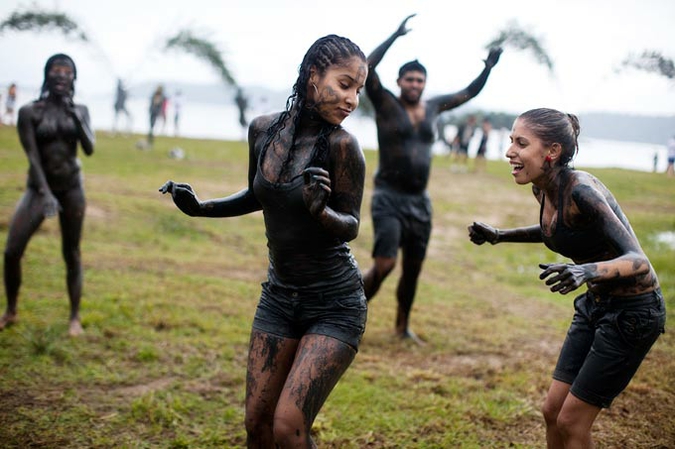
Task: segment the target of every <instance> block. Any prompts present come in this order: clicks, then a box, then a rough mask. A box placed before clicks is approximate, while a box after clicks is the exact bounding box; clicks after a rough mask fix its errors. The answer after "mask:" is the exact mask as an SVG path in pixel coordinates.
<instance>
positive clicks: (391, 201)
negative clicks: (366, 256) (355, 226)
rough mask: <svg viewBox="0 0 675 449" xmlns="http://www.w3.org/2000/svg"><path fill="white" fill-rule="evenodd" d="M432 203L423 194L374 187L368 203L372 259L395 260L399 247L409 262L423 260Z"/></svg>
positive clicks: (429, 233) (429, 231)
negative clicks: (369, 205)
mask: <svg viewBox="0 0 675 449" xmlns="http://www.w3.org/2000/svg"><path fill="white" fill-rule="evenodd" d="M431 214H432V209H431V200H430V199H429V195H428V194H427V193H426V192H424V193H419V194H409V193H401V192H397V191H395V190H392V189H388V188H381V187H377V188H375V192H374V193H373V199H372V202H371V215H372V218H373V229H374V230H375V244H374V246H373V254H372V256H373V257H396V255H397V253H398V249H399V248H401V249H402V250H403V252H404V253H405V254H406V256H407V257H409V258H411V259H418V260H422V259H424V256H425V255H426V252H427V245H428V244H429V237H430V236H431Z"/></svg>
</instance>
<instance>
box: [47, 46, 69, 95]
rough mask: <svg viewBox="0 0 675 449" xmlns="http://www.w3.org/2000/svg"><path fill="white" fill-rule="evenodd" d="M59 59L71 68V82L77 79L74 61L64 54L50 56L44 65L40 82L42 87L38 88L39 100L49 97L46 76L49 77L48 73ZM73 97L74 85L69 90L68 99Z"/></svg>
mask: <svg viewBox="0 0 675 449" xmlns="http://www.w3.org/2000/svg"><path fill="white" fill-rule="evenodd" d="M59 59H65V60H66V61H68V62H69V63H70V64H71V65H72V66H73V81H74V80H76V79H77V67H75V61H73V58H71V57H70V56H68V55H66V54H64V53H57V54H55V55H52V56H50V57H49V59H47V62H46V63H45V71H44V80H43V81H42V87H41V88H40V98H47V96H49V88H48V86H47V76H49V71H50V70H51V69H52V66H53V65H54V63H55V62H56V61H57V60H59ZM73 95H75V83H73V85H72V89H71V90H70V97H71V98H72V97H73Z"/></svg>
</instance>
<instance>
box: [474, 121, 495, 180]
mask: <svg viewBox="0 0 675 449" xmlns="http://www.w3.org/2000/svg"><path fill="white" fill-rule="evenodd" d="M481 131H482V134H481V137H480V143H479V144H478V150H476V159H475V160H474V171H475V172H477V173H483V172H484V171H485V166H486V164H487V159H486V154H487V144H488V140H489V139H490V131H492V123H491V122H490V119H489V118H487V117H485V118H483V121H482V122H481Z"/></svg>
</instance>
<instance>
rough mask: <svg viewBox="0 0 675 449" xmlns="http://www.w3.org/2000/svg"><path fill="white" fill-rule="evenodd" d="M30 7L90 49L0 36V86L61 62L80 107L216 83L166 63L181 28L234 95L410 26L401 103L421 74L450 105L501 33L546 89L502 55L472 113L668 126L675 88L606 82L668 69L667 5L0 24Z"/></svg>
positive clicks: (139, 13) (269, 0)
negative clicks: (221, 69) (413, 71)
mask: <svg viewBox="0 0 675 449" xmlns="http://www.w3.org/2000/svg"><path fill="white" fill-rule="evenodd" d="M31 5H37V6H39V7H41V8H43V9H48V10H54V9H58V10H59V11H61V12H63V13H66V14H67V15H69V16H70V17H71V18H73V19H74V20H75V21H76V22H77V23H78V24H79V25H80V26H81V27H82V28H83V29H84V30H85V31H86V32H87V34H88V35H89V36H90V38H91V39H92V40H93V41H94V43H95V45H88V44H83V43H79V42H77V41H74V40H72V39H71V40H68V39H66V38H64V37H62V35H61V34H60V33H59V32H56V31H54V32H49V33H42V34H35V33H30V32H14V31H6V32H5V33H4V34H3V35H1V36H0V61H2V69H0V86H3V88H4V86H6V84H7V83H9V82H11V81H16V82H18V83H19V85H20V86H21V85H26V86H39V85H40V84H41V82H42V70H43V67H44V63H45V61H46V59H47V58H48V57H49V56H50V55H52V54H54V53H56V52H65V53H68V54H69V55H70V56H72V57H73V59H74V60H75V62H76V64H77V68H78V80H77V90H78V93H86V94H88V95H93V94H97V93H108V92H112V91H113V88H114V84H115V80H116V78H117V77H118V76H121V77H122V78H125V79H127V80H128V81H129V83H131V84H134V83H137V82H140V81H145V80H150V81H159V82H171V81H190V82H199V83H214V82H216V83H217V82H219V78H218V75H217V74H216V72H214V70H213V69H212V67H210V66H209V65H208V64H206V63H205V62H203V61H200V60H198V59H196V58H195V57H194V56H191V55H186V54H179V53H163V52H162V51H161V45H160V43H161V42H163V41H165V40H166V38H167V37H169V36H171V35H174V34H175V33H176V32H177V31H178V30H179V29H181V28H186V27H188V28H191V29H193V30H197V31H199V32H201V33H203V34H202V35H203V36H206V37H208V39H209V40H210V41H211V42H214V43H216V44H218V45H219V47H220V49H221V51H222V53H223V57H224V59H225V61H226V63H227V65H228V67H229V68H230V69H231V71H232V73H233V75H234V76H235V78H236V79H237V81H238V82H239V83H240V84H241V85H242V86H244V87H246V86H253V85H262V86H267V87H269V88H272V89H279V90H290V87H291V85H292V84H293V82H294V81H295V79H296V77H297V67H298V65H299V64H300V62H301V60H302V57H303V55H304V54H305V51H306V50H307V48H308V47H309V46H310V45H311V43H312V42H313V41H314V40H316V39H317V38H318V37H321V36H323V35H326V34H330V33H335V34H340V35H343V36H347V37H349V38H350V39H352V40H353V41H354V42H356V43H357V44H358V45H359V46H360V47H361V48H362V50H363V51H364V52H365V53H366V54H368V53H370V52H371V51H372V50H373V49H374V48H375V47H376V46H377V45H379V44H380V43H381V42H382V41H383V40H384V39H386V38H387V37H388V36H389V35H390V34H391V33H392V32H393V31H394V30H395V29H396V28H397V27H398V25H399V24H400V22H401V20H403V18H405V17H406V16H407V15H409V14H412V13H417V16H416V17H414V18H412V19H411V20H410V21H409V22H408V26H409V27H410V28H411V29H412V31H411V32H410V33H408V34H407V35H406V36H403V37H401V38H399V39H398V40H397V41H396V42H395V43H394V45H393V46H392V48H391V49H390V51H389V52H388V53H387V54H386V56H385V58H384V60H383V61H382V63H381V64H380V65H379V66H378V73H379V74H380V77H381V78H382V79H383V82H384V83H385V86H386V87H388V88H389V89H391V90H392V91H394V92H396V93H398V90H397V87H396V81H395V80H396V75H397V72H398V68H399V66H400V65H401V64H403V63H404V62H406V61H409V60H411V59H419V60H420V62H422V63H423V64H424V65H425V66H426V67H427V69H428V72H429V73H428V82H427V91H426V96H430V95H433V94H437V93H450V92H455V91H457V90H459V89H461V88H463V87H465V86H466V85H467V84H468V83H469V82H470V81H471V80H473V78H475V77H476V76H477V75H478V73H479V72H480V71H481V70H482V67H483V63H482V59H484V58H485V57H486V56H487V50H485V49H484V46H485V44H487V43H488V42H489V41H490V40H492V39H493V38H494V37H496V35H497V34H498V32H499V31H500V30H501V29H503V28H505V27H506V26H507V25H508V23H509V22H510V21H512V20H516V21H517V23H518V24H519V25H520V26H521V27H523V28H525V29H527V30H528V31H529V32H530V33H531V34H533V35H535V36H537V37H539V38H540V40H541V42H542V43H543V45H544V47H545V49H546V50H547V52H548V54H549V55H550V56H551V58H552V59H553V62H554V64H555V76H552V75H551V74H550V73H549V71H548V69H547V68H546V67H544V66H542V65H539V64H537V63H536V61H535V59H534V58H533V57H532V55H531V54H529V53H527V52H523V51H519V50H515V49H512V48H508V47H507V48H506V49H505V51H504V53H503V54H502V58H501V60H500V62H499V64H498V65H497V66H496V67H495V69H494V70H493V72H492V75H491V77H490V79H489V80H488V83H487V85H486V87H485V89H484V90H483V92H481V94H480V95H479V96H478V97H476V98H475V99H474V100H473V101H472V106H474V107H480V108H483V109H491V110H501V111H509V112H513V113H519V112H522V111H524V110H526V109H529V108H531V107H539V106H547V107H554V108H558V109H562V110H565V111H567V112H573V113H582V112H589V111H611V112H625V113H636V114H657V115H675V81H673V80H668V79H667V78H665V77H663V76H660V75H656V74H648V73H645V72H640V71H635V70H629V71H624V72H621V73H615V71H614V69H615V68H616V67H617V66H618V65H619V63H620V61H621V60H622V59H623V58H624V57H625V56H627V55H628V54H629V53H631V52H632V53H639V52H641V51H642V50H645V49H649V50H658V51H660V52H661V53H663V54H664V55H666V56H667V57H669V58H671V59H673V58H675V1H673V0H561V1H546V0H533V1H530V0H511V1H509V0H483V1H468V0H467V1H464V2H460V1H450V0H416V1H413V0H342V1H339V2H325V1H321V0H311V1H310V0H295V1H291V0H245V1H242V0H231V1H224V0H180V1H179V0H163V1H155V0H147V1H146V0H135V1H132V0H114V1H92V0H39V1H34V2H28V1H15V0H3V1H2V2H1V3H0V19H2V20H4V19H6V18H7V17H8V16H9V15H10V14H11V13H12V12H14V11H15V10H17V9H18V8H26V7H29V6H31Z"/></svg>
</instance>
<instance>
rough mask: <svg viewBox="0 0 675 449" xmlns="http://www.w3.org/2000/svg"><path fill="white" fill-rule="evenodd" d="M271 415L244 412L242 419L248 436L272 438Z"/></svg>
mask: <svg viewBox="0 0 675 449" xmlns="http://www.w3.org/2000/svg"><path fill="white" fill-rule="evenodd" d="M273 418H274V417H273V415H272V414H269V413H260V412H250V411H248V410H247V411H246V416H245V417H244V427H245V428H246V433H247V434H248V435H249V436H256V437H259V436H262V435H269V437H270V438H271V436H272V423H273Z"/></svg>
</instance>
